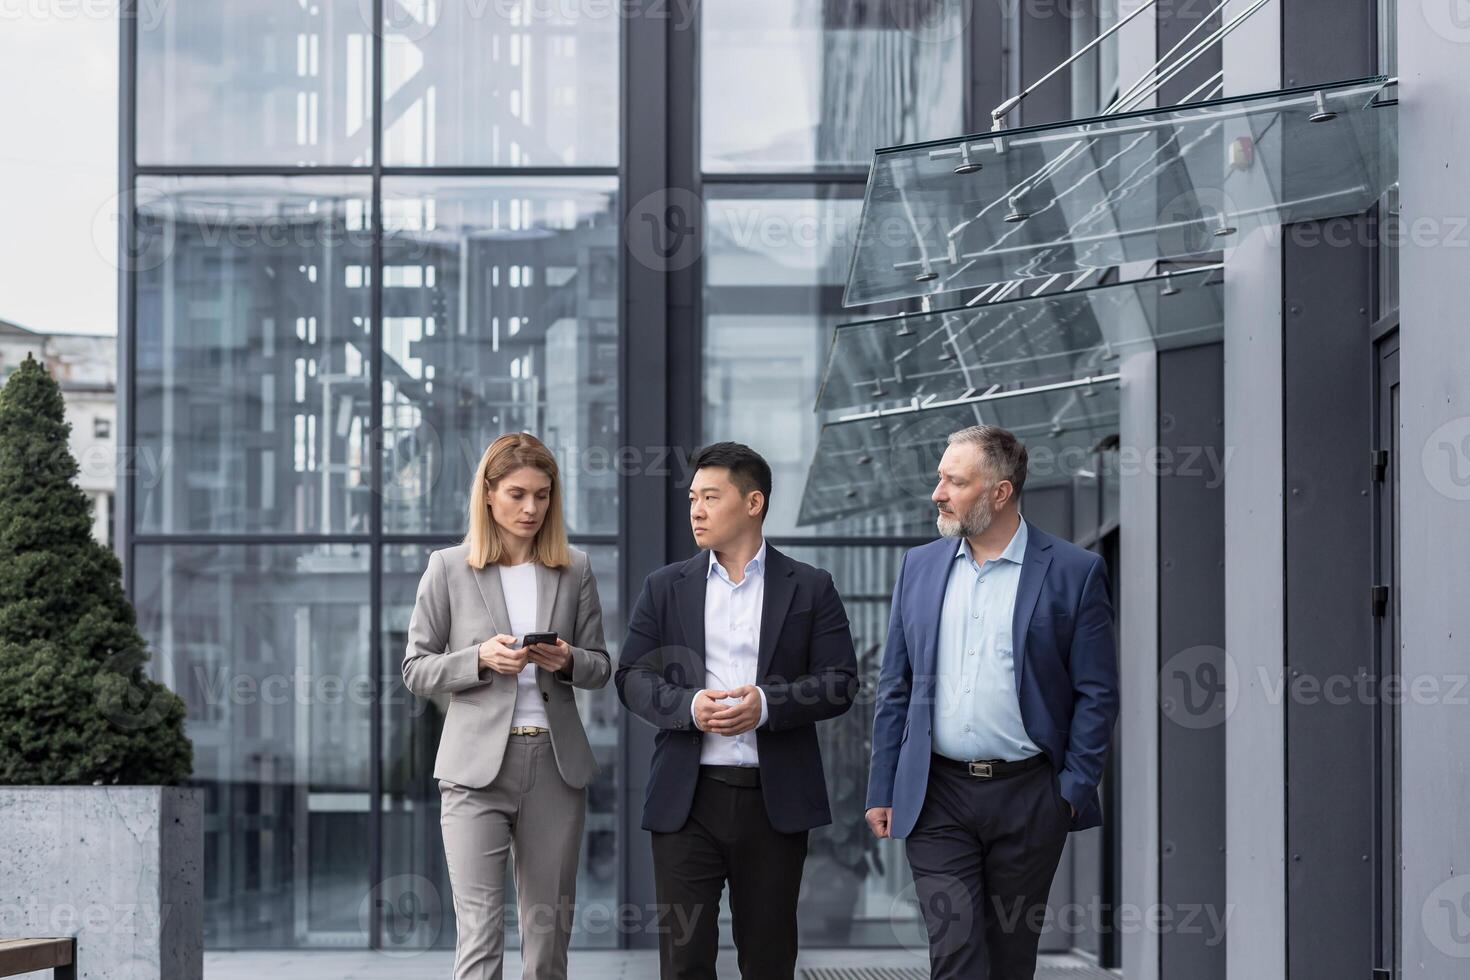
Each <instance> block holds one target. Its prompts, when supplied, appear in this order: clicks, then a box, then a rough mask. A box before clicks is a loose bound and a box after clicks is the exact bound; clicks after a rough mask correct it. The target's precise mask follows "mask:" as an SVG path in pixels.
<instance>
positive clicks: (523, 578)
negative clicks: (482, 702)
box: [500, 561, 551, 728]
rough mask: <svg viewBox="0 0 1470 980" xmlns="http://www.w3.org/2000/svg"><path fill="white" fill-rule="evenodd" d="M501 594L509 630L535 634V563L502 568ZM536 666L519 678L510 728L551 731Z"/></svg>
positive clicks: (527, 668) (524, 669)
mask: <svg viewBox="0 0 1470 980" xmlns="http://www.w3.org/2000/svg"><path fill="white" fill-rule="evenodd" d="M500 591H501V592H502V593H503V594H504V595H505V611H506V612H507V613H509V614H510V631H511V632H512V633H514V634H515V635H516V636H517V637H522V636H525V635H526V634H527V633H534V632H536V562H534V561H528V562H522V563H521V564H519V565H501V566H500ZM537 669H538V668H537V667H536V665H535V664H533V663H531V662H530V661H527V662H526V666H524V667H522V668H521V672H520V673H519V674H517V675H516V706H515V709H514V710H513V711H512V712H511V716H510V727H512V728H520V727H521V726H522V725H535V726H536V727H537V728H550V727H551V721H550V720H549V719H548V718H547V717H546V704H545V703H544V702H543V701H542V700H541V688H539V687H537V686H536V671H537Z"/></svg>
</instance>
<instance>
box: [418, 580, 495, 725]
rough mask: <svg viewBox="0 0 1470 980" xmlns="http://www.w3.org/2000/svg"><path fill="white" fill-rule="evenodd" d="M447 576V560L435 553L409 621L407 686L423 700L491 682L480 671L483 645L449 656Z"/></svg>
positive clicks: (421, 584)
mask: <svg viewBox="0 0 1470 980" xmlns="http://www.w3.org/2000/svg"><path fill="white" fill-rule="evenodd" d="M447 574H448V573H447V571H446V569H445V567H444V558H443V556H442V555H440V554H439V552H437V551H435V552H431V553H430V554H429V567H428V568H426V569H424V574H423V576H422V577H421V578H420V579H419V589H418V594H417V595H416V596H415V597H414V601H413V614H412V615H411V616H410V617H409V620H408V647H407V649H405V650H404V652H403V685H404V686H405V687H407V688H408V689H409V690H410V691H412V692H413V693H414V694H417V695H419V696H420V697H423V696H425V695H429V694H449V693H451V692H453V691H462V690H464V689H465V688H467V687H474V686H475V685H477V684H484V683H486V682H487V680H488V678H486V677H484V676H482V673H481V670H480V644H478V643H475V644H472V645H470V646H467V647H464V648H463V649H460V650H450V651H448V652H446V648H447V647H448V646H449V583H448V580H447ZM486 673H488V671H487V672H486Z"/></svg>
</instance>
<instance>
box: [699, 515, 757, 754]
mask: <svg viewBox="0 0 1470 980" xmlns="http://www.w3.org/2000/svg"><path fill="white" fill-rule="evenodd" d="M765 596H766V542H765V539H764V538H763V539H761V546H760V550H759V551H757V552H756V553H755V557H754V558H752V559H751V560H750V561H748V562H746V564H745V576H744V577H743V578H742V579H741V580H740V581H739V582H732V581H730V573H729V572H727V571H725V566H724V565H721V564H720V562H719V559H718V558H716V557H715V553H714V551H713V550H711V551H710V553H709V568H708V569H706V570H705V586H704V690H707V691H729V690H732V689H734V688H737V687H743V686H744V685H746V684H754V683H755V680H756V677H755V673H756V665H757V660H758V658H759V656H760V637H761V603H762V602H763V601H764V599H765ZM756 690H758V691H760V697H761V720H760V723H759V724H758V725H757V726H756V727H757V728H759V727H760V725H764V724H765V723H766V718H767V711H766V692H765V691H764V690H762V689H761V688H756ZM694 700H695V704H696V705H697V704H698V702H699V700H700V699H699V698H698V697H695V699H694ZM722 703H726V704H735V703H736V701H735V700H734V699H727V700H725V701H724V702H722ZM695 727H698V722H696V723H695ZM699 764H700V765H702V766H755V765H759V764H760V756H759V754H758V753H757V752H756V747H755V729H752V730H750V731H748V732H744V733H742V734H740V735H716V734H714V733H713V732H705V733H704V742H703V743H702V744H701V746H700V750H699Z"/></svg>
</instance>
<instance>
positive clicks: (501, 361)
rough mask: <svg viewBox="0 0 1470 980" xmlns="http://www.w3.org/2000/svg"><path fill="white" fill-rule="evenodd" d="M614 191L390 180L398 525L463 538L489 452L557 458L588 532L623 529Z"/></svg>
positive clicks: (391, 429) (386, 289)
mask: <svg viewBox="0 0 1470 980" xmlns="http://www.w3.org/2000/svg"><path fill="white" fill-rule="evenodd" d="M614 187H615V181H614V180H613V179H611V178H600V177H565V178H563V177H556V178H535V179H530V178H527V179H503V178H464V179H460V178H389V179H385V180H384V182H383V220H384V235H385V241H384V269H383V418H382V428H383V453H384V457H383V467H384V481H383V482H384V494H383V497H384V499H383V508H384V510H383V526H384V529H385V530H386V531H388V532H390V533H392V532H397V533H407V532H442V533H452V534H457V533H461V532H462V531H463V530H464V528H465V499H466V497H465V494H466V492H467V490H468V488H469V485H470V480H471V479H472V477H473V475H474V471H475V466H476V465H477V464H478V463H479V460H480V456H481V454H482V453H483V452H484V450H485V447H486V446H488V445H490V443H491V442H492V441H494V439H495V438H496V437H497V436H500V435H502V434H504V433H506V432H512V431H518V430H524V431H527V432H531V433H534V434H535V435H536V436H538V437H539V438H540V439H541V440H542V441H543V442H545V443H546V444H547V445H548V446H549V447H551V449H552V451H553V452H555V453H556V454H557V461H558V463H559V464H560V466H561V469H562V481H563V487H564V490H565V509H566V517H567V522H568V525H569V527H570V528H571V529H572V530H573V531H574V532H580V533H584V534H585V533H590V532H600V533H612V532H616V531H617V528H618V521H617V505H618V495H617V486H618V484H617V475H618V474H617V468H616V460H615V458H614V457H615V451H616V449H617V445H618V414H617V401H618V399H617V371H618V356H617V344H618V330H617V288H618V286H617V283H618V278H617V270H618V247H619V242H618V221H617V204H616V194H615V193H614Z"/></svg>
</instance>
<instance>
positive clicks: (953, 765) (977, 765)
mask: <svg viewBox="0 0 1470 980" xmlns="http://www.w3.org/2000/svg"><path fill="white" fill-rule="evenodd" d="M931 761H932V762H933V764H934V765H936V766H939V767H941V768H944V769H949V770H952V771H954V772H959V773H963V774H964V775H966V776H973V777H974V778H976V779H1005V778H1006V777H1008V776H1019V775H1020V774H1021V773H1023V772H1029V771H1030V770H1032V769H1037V768H1040V767H1041V766H1044V765H1047V764H1048V761H1047V757H1046V753H1045V752H1038V753H1037V754H1036V755H1033V756H1032V757H1031V758H1029V759H1019V760H1017V761H1015V762H1002V761H1000V760H999V759H987V760H983V761H977V762H960V761H959V760H958V759H951V758H950V757H949V756H947V755H939V754H938V753H936V754H935V755H934V756H933V758H932V760H931Z"/></svg>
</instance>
